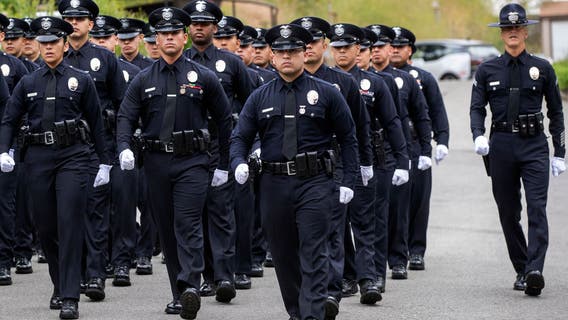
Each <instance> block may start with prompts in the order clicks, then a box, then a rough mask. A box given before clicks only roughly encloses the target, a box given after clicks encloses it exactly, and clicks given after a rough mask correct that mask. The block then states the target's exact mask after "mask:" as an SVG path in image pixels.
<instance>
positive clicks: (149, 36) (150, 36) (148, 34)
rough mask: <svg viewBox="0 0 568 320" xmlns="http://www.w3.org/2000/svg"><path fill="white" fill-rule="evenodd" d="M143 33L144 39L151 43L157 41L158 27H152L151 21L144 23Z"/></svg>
mask: <svg viewBox="0 0 568 320" xmlns="http://www.w3.org/2000/svg"><path fill="white" fill-rule="evenodd" d="M142 33H144V41H146V42H149V43H155V42H156V29H154V27H152V26H151V25H150V24H149V23H146V24H145V25H144V29H142Z"/></svg>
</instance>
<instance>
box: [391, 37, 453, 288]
mask: <svg viewBox="0 0 568 320" xmlns="http://www.w3.org/2000/svg"><path fill="white" fill-rule="evenodd" d="M393 30H394V32H395V35H396V37H395V38H394V40H393V42H392V43H391V46H392V48H393V52H392V55H391V58H390V63H391V64H392V65H393V66H394V67H396V68H398V69H402V70H403V71H406V72H408V73H409V74H410V75H411V76H412V77H414V79H416V81H418V84H419V86H420V88H421V89H422V93H423V94H424V97H425V98H426V103H427V104H428V115H429V116H430V120H431V123H432V131H433V134H434V135H433V139H434V140H436V143H437V145H436V149H435V152H434V160H435V161H436V163H437V164H438V163H440V161H442V160H444V158H445V157H446V156H447V155H448V143H449V139H450V127H449V124H448V115H447V114H446V107H445V106H444V99H443V97H442V94H441V92H440V88H439V87H438V83H437V82H436V79H435V78H434V77H433V76H432V74H430V73H429V72H428V71H425V70H423V69H420V68H417V67H415V66H412V65H410V64H409V63H408V61H409V60H410V59H411V57H412V54H413V53H414V52H415V51H416V47H415V46H414V41H415V40H416V37H415V36H414V34H413V33H412V32H411V31H410V30H408V29H405V28H402V27H393ZM422 159H423V160H425V158H422ZM418 160H420V159H418ZM416 167H417V166H416ZM412 179H413V180H414V182H413V184H412V186H411V192H410V193H411V199H410V209H409V234H408V252H409V256H410V259H409V260H410V261H407V259H397V260H391V261H389V265H390V266H391V268H392V271H393V274H392V276H393V279H394V278H398V279H406V278H407V271H406V265H407V262H410V263H409V268H410V269H411V270H422V269H424V267H425V264H424V253H425V252H426V232H427V229H428V217H429V215H430V195H431V193H432V169H426V170H415V171H413V175H412Z"/></svg>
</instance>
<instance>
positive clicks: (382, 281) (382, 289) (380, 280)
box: [375, 276, 385, 293]
mask: <svg viewBox="0 0 568 320" xmlns="http://www.w3.org/2000/svg"><path fill="white" fill-rule="evenodd" d="M375 284H376V285H377V288H379V292H380V293H385V278H383V277H382V276H378V277H377V282H375Z"/></svg>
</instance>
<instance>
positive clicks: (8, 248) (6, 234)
mask: <svg viewBox="0 0 568 320" xmlns="http://www.w3.org/2000/svg"><path fill="white" fill-rule="evenodd" d="M8 98H10V92H9V91H8V85H7V84H6V80H4V76H0V108H1V109H0V115H1V116H3V115H4V111H5V109H6V102H7V101H8ZM10 148H12V145H10ZM9 153H10V154H14V150H13V149H11V150H10V151H9ZM16 181H17V180H16V173H15V172H6V173H5V172H1V173H0V193H1V194H2V196H1V197H0V221H2V223H0V286H7V285H11V284H12V276H11V273H10V268H11V267H12V264H13V258H14V252H13V244H14V233H13V232H14V219H15V216H14V214H15V212H16V210H15V202H16Z"/></svg>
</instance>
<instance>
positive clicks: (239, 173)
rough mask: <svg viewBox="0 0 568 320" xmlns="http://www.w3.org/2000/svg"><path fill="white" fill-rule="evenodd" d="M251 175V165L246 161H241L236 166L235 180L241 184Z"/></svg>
mask: <svg viewBox="0 0 568 320" xmlns="http://www.w3.org/2000/svg"><path fill="white" fill-rule="evenodd" d="M248 177H249V166H248V164H246V163H241V164H239V165H238V166H237V168H235V180H237V182H238V183H239V184H245V182H247V179H248Z"/></svg>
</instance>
